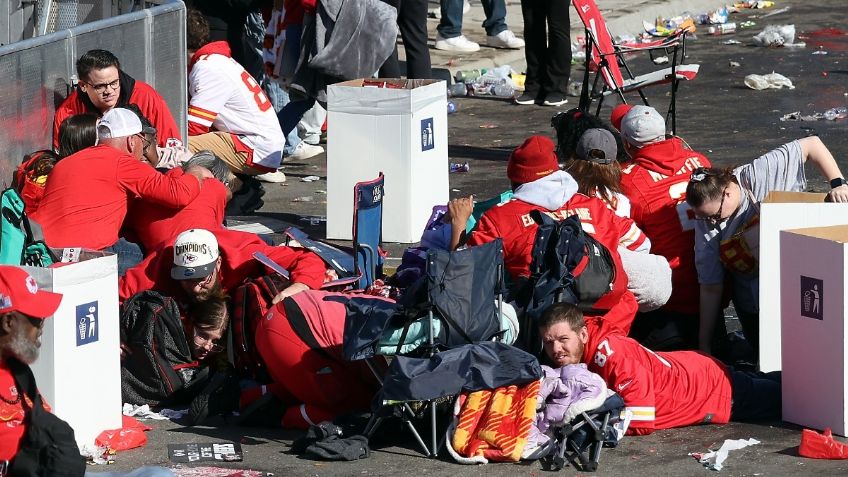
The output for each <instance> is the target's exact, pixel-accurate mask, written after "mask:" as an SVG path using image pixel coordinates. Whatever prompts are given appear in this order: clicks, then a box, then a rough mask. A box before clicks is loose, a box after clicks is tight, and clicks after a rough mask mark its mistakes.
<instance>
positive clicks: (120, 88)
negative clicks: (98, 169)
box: [53, 50, 182, 148]
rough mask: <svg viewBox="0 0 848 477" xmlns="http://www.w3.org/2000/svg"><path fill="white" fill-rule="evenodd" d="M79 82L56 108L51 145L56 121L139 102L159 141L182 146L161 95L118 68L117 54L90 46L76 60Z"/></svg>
mask: <svg viewBox="0 0 848 477" xmlns="http://www.w3.org/2000/svg"><path fill="white" fill-rule="evenodd" d="M77 78H79V84H78V85H77V87H76V88H75V89H74V90H73V91H72V92H71V94H70V95H68V97H67V98H65V101H63V102H62V104H60V105H59V107H58V108H56V116H55V117H54V118H53V147H54V148H56V147H59V125H60V124H62V121H64V120H65V119H67V118H69V117H70V116H73V115H75V114H81V113H94V114H96V115H98V116H102V115H103V114H105V113H106V112H107V111H109V110H110V109H112V108H115V107H123V106H126V105H127V104H130V103H133V104H136V105H138V108H139V109H140V110H141V112H142V114H144V116H145V117H147V119H149V120H150V122H152V123H153V127H155V128H156V131H157V132H158V138H159V145H160V146H162V147H166V146H181V145H182V134H180V130H179V128H177V123H176V121H174V117H173V116H172V115H171V111H170V110H169V109H168V105H167V104H166V103H165V100H164V99H162V96H160V95H159V93H157V92H156V90H155V89H153V87H152V86H150V85H149V84H147V83H145V82H143V81H139V80H136V79H134V78H133V77H131V76H130V75H128V74H126V73H124V72H123V71H122V70H121V63H120V62H119V61H118V58H117V57H116V56H115V55H113V54H112V53H111V52H109V51H106V50H89V51H88V52H86V53H85V54H84V55H82V56H81V57H80V59H79V60H77Z"/></svg>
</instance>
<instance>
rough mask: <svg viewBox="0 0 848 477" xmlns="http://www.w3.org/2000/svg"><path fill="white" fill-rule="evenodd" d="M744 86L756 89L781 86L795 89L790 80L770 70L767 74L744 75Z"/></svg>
mask: <svg viewBox="0 0 848 477" xmlns="http://www.w3.org/2000/svg"><path fill="white" fill-rule="evenodd" d="M745 86H747V87H749V88H751V89H756V90H762V89H769V88H771V89H781V88H783V87H786V88H789V89H795V85H793V84H792V80H790V79H789V78H787V77H785V76H783V75H782V74H780V73H775V72H771V73H769V74H767V75H748V76H746V77H745Z"/></svg>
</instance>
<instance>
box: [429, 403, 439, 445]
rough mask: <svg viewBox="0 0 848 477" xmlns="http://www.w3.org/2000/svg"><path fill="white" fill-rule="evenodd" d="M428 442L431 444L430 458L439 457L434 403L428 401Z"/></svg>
mask: <svg viewBox="0 0 848 477" xmlns="http://www.w3.org/2000/svg"><path fill="white" fill-rule="evenodd" d="M430 432H431V435H430V442H431V443H432V444H433V450H432V453H431V455H430V457H437V456H438V455H439V448H438V443H437V442H436V441H437V440H438V436H436V403H435V402H433V401H430Z"/></svg>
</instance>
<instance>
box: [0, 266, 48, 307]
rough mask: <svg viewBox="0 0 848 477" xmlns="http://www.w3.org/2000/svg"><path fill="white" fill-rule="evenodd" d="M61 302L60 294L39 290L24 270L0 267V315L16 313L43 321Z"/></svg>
mask: <svg viewBox="0 0 848 477" xmlns="http://www.w3.org/2000/svg"><path fill="white" fill-rule="evenodd" d="M61 301H62V295H61V294H59V293H52V292H47V291H43V290H39V289H38V284H37V283H36V282H35V278H32V275H30V274H29V273H27V272H26V271H25V270H24V269H22V268H18V267H13V266H9V265H0V313H8V312H10V311H17V312H19V313H23V314H24V315H27V316H29V317H32V318H39V319H42V320H43V319H45V318H47V317H49V316H51V315H53V313H55V312H56V309H57V308H59V302H61Z"/></svg>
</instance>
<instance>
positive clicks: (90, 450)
mask: <svg viewBox="0 0 848 477" xmlns="http://www.w3.org/2000/svg"><path fill="white" fill-rule="evenodd" d="M80 455H81V456H83V457H85V460H86V461H87V462H88V463H89V464H92V465H105V464H112V463H113V462H114V460H115V453H114V452H109V449H108V448H107V447H106V446H96V445H92V444H85V445H83V446H82V447H81V448H80Z"/></svg>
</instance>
